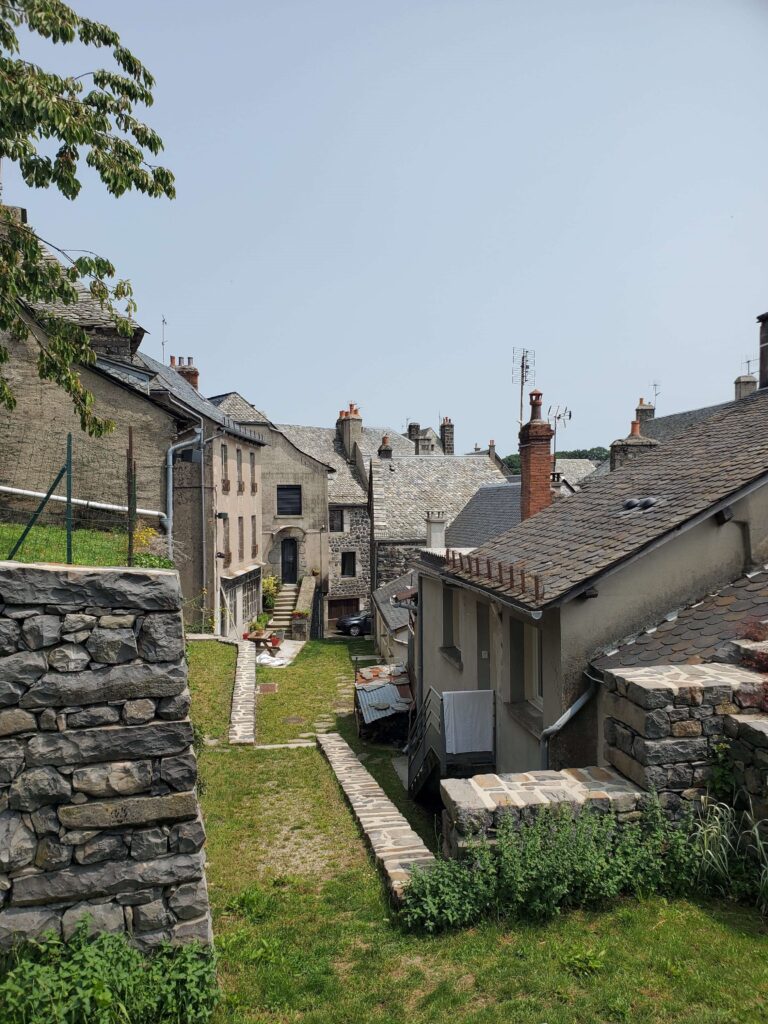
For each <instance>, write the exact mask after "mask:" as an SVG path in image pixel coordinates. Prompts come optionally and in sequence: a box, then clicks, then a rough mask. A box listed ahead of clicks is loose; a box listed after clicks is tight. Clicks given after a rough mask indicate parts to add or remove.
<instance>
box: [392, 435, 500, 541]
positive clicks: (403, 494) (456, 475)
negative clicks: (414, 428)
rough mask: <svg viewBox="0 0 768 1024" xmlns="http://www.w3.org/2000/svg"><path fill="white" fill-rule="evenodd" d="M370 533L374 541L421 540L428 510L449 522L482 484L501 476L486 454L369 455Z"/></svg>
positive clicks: (495, 481) (422, 539) (425, 532)
mask: <svg viewBox="0 0 768 1024" xmlns="http://www.w3.org/2000/svg"><path fill="white" fill-rule="evenodd" d="M373 466H374V470H375V474H374V479H373V500H374V535H375V537H376V539H377V540H389V541H393V540H394V541H398V540H402V541H405V540H408V541H424V540H425V539H426V535H427V526H426V521H425V516H426V513H427V511H428V510H433V509H442V510H443V511H445V512H446V514H447V517H448V523H449V524H450V523H452V522H453V520H454V519H455V518H456V516H458V514H459V512H461V510H462V509H463V508H464V506H465V505H466V504H467V502H468V501H469V499H470V498H471V497H472V495H473V494H474V493H475V492H476V491H477V490H478V488H479V487H482V486H483V484H490V483H505V482H506V477H505V475H504V474H503V473H502V472H501V470H500V469H499V468H498V467H497V466H496V464H495V462H493V461H492V460H491V459H490V458H489V457H488V456H487V455H482V454H480V455H437V454H434V455H428V456H421V455H412V456H402V457H399V458H393V459H391V460H388V459H384V460H378V459H377V460H374V463H373Z"/></svg>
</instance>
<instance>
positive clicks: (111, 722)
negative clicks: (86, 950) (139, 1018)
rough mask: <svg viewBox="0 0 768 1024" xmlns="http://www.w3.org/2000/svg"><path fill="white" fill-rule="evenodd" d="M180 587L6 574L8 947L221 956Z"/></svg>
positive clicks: (14, 566)
mask: <svg viewBox="0 0 768 1024" xmlns="http://www.w3.org/2000/svg"><path fill="white" fill-rule="evenodd" d="M189 703H190V700H189V690H188V687H187V669H186V663H185V660H184V635H183V627H182V619H181V592H180V589H179V582H178V576H177V575H176V573H175V572H162V571H148V570H140V569H92V568H79V567H75V566H40V565H35V566H32V565H23V564H19V563H10V562H0V943H2V944H8V943H9V942H11V941H13V940H14V938H17V937H29V936H34V935H39V934H41V933H42V932H45V931H49V930H53V931H55V932H57V933H63V935H64V937H65V938H66V937H68V936H69V935H70V934H71V932H72V930H73V928H74V927H75V925H76V924H77V922H78V921H79V920H80V919H81V918H82V917H83V916H85V915H90V916H91V918H92V927H93V928H94V929H97V930H100V931H110V932H121V931H126V932H128V933H129V934H130V935H131V936H132V937H133V939H134V941H135V942H136V944H137V945H139V946H141V947H142V948H148V947H152V946H156V945H158V944H159V943H160V942H162V941H164V940H171V941H173V942H185V941H190V940H192V939H199V940H201V941H202V942H206V943H207V942H210V941H211V921H210V912H209V907H208V896H207V890H206V882H205V874H204V870H203V866H204V854H203V850H202V847H203V843H204V840H205V833H204V830H203V824H202V820H201V817H200V809H199V806H198V802H197V795H196V792H195V785H196V781H197V765H196V759H195V754H194V751H193V748H192V725H191V723H190V721H189V717H188V712H189Z"/></svg>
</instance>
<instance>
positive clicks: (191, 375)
mask: <svg viewBox="0 0 768 1024" xmlns="http://www.w3.org/2000/svg"><path fill="white" fill-rule="evenodd" d="M173 364H174V358H173V356H171V366H173ZM175 370H176V373H179V374H181V376H182V377H183V378H184V380H185V381H186V382H187V383H188V384H191V385H192V387H193V388H194V389H195V391H197V390H199V389H198V385H199V383H200V371H199V370H198V368H197V367H196V366H195V364H194V361H193V359H192V356H187V361H186V363H185V362H184V356H179V357H178V365H177V366H176V367H175Z"/></svg>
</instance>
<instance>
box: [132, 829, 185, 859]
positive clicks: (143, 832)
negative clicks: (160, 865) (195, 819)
mask: <svg viewBox="0 0 768 1024" xmlns="http://www.w3.org/2000/svg"><path fill="white" fill-rule="evenodd" d="M185 852H189V851H185ZM193 852H194V851H193ZM166 853H168V836H167V835H166V834H165V832H164V831H163V830H162V829H161V828H146V829H139V830H137V831H136V832H134V833H132V835H131V856H132V857H133V859H134V860H151V859H152V858H154V857H164V856H165V855H166Z"/></svg>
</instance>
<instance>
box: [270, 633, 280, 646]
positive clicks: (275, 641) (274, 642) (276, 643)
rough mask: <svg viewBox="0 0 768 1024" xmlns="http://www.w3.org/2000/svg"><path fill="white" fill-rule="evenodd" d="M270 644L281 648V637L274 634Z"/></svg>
mask: <svg viewBox="0 0 768 1024" xmlns="http://www.w3.org/2000/svg"><path fill="white" fill-rule="evenodd" d="M269 642H270V643H271V644H272V646H273V647H279V646H280V637H279V636H278V635H277V633H273V634H272V635H271V636H270V638H269Z"/></svg>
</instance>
